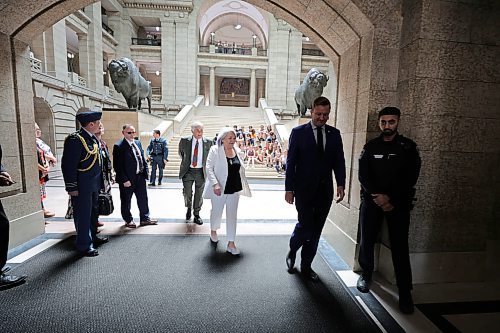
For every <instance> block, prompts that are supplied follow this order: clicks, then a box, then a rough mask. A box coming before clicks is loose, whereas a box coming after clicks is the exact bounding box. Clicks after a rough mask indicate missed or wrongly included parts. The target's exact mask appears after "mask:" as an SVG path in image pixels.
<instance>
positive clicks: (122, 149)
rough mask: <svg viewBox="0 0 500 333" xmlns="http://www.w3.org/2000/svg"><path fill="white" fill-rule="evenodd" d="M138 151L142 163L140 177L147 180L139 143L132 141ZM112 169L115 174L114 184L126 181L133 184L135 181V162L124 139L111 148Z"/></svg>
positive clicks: (146, 167)
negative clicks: (142, 169) (142, 168)
mask: <svg viewBox="0 0 500 333" xmlns="http://www.w3.org/2000/svg"><path fill="white" fill-rule="evenodd" d="M134 142H135V144H136V145H137V147H139V151H140V152H141V158H142V163H143V165H144V171H143V172H142V175H143V176H144V179H148V164H147V163H146V159H145V158H144V150H143V149H142V145H141V142H140V141H139V140H134ZM113 168H114V169H115V172H116V182H117V183H118V184H123V183H125V182H127V181H129V180H130V181H131V182H134V181H135V179H136V170H137V161H136V160H135V156H134V151H133V150H132V147H131V146H130V144H129V143H128V142H127V140H125V139H121V140H119V141H118V142H117V143H115V145H114V147H113Z"/></svg>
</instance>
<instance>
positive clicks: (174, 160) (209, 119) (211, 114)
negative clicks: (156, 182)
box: [163, 106, 281, 178]
mask: <svg viewBox="0 0 500 333" xmlns="http://www.w3.org/2000/svg"><path fill="white" fill-rule="evenodd" d="M196 120H197V121H201V122H202V123H203V125H204V134H203V135H204V136H205V137H207V138H210V139H213V138H214V137H215V135H216V134H217V133H218V132H219V131H220V129H221V128H222V127H224V126H231V127H232V126H233V125H238V127H240V126H244V127H245V129H248V125H252V126H253V127H254V128H256V129H257V128H259V125H261V124H264V125H265V124H266V119H265V117H264V114H263V112H262V110H260V109H258V108H249V107H230V106H210V107H207V106H205V107H200V108H199V109H198V110H196V111H195V115H194V117H193V120H192V121H196ZM189 135H191V127H190V126H187V127H186V128H185V129H184V131H183V132H182V133H181V135H175V136H174V137H172V138H171V139H170V141H169V142H168V151H169V153H168V160H169V162H168V163H167V165H166V166H165V170H164V173H163V174H164V175H165V176H167V177H178V176H179V167H180V164H181V159H180V157H179V153H178V151H179V141H180V138H181V137H184V136H189ZM246 175H247V177H248V178H280V177H281V176H279V175H278V173H277V172H276V170H274V169H270V168H266V166H265V165H261V164H255V168H253V169H252V168H247V169H246Z"/></svg>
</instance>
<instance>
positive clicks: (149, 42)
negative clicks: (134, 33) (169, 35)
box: [132, 38, 161, 46]
mask: <svg viewBox="0 0 500 333" xmlns="http://www.w3.org/2000/svg"><path fill="white" fill-rule="evenodd" d="M132 45H146V46H161V39H153V38H132Z"/></svg>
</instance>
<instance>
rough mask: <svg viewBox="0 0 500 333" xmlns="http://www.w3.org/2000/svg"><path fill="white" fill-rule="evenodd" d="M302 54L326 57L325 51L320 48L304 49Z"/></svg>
mask: <svg viewBox="0 0 500 333" xmlns="http://www.w3.org/2000/svg"><path fill="white" fill-rule="evenodd" d="M302 55H308V56H317V57H324V56H325V54H324V53H323V51H321V50H318V49H302Z"/></svg>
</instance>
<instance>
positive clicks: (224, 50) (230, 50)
mask: <svg viewBox="0 0 500 333" xmlns="http://www.w3.org/2000/svg"><path fill="white" fill-rule="evenodd" d="M199 52H200V53H210V46H209V45H200V47H199ZM215 53H220V54H236V55H250V56H251V55H252V48H251V47H232V46H231V47H229V46H228V47H224V46H220V45H216V46H215ZM257 55H258V56H264V57H265V56H267V50H264V49H260V48H258V49H257Z"/></svg>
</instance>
